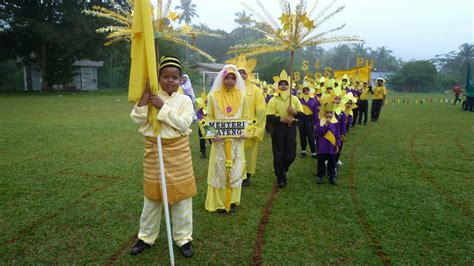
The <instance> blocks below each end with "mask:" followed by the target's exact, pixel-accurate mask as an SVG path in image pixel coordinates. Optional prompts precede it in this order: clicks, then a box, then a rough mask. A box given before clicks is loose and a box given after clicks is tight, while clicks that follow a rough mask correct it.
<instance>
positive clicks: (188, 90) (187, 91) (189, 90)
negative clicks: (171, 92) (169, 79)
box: [181, 74, 196, 103]
mask: <svg viewBox="0 0 474 266" xmlns="http://www.w3.org/2000/svg"><path fill="white" fill-rule="evenodd" d="M183 77H186V82H185V83H184V84H181V88H183V93H184V95H188V96H189V97H191V100H192V101H193V103H194V101H195V100H196V96H195V95H194V90H193V85H192V84H191V80H190V79H189V76H188V75H187V74H184V75H183Z"/></svg>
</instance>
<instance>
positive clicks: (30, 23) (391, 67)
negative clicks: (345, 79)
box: [0, 0, 474, 91]
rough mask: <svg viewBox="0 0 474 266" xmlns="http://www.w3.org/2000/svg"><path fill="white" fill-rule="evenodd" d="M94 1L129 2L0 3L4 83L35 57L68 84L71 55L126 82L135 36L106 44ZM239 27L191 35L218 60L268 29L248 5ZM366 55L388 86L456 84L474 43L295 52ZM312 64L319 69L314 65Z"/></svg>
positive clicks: (341, 65) (324, 61)
mask: <svg viewBox="0 0 474 266" xmlns="http://www.w3.org/2000/svg"><path fill="white" fill-rule="evenodd" d="M94 5H99V6H103V7H105V8H108V9H111V10H114V8H116V7H117V6H116V5H120V6H122V7H126V6H127V5H129V3H128V1H117V0H115V1H111V2H107V1H103V0H78V1H61V0H37V1H31V0H15V1H9V0H4V1H2V2H1V3H0V48H1V49H0V88H1V89H4V90H5V89H20V88H22V87H23V81H22V79H23V74H22V66H23V65H31V64H34V65H37V66H38V67H39V68H40V69H41V71H42V73H43V77H42V79H43V90H44V91H47V90H51V87H52V84H67V83H69V82H71V81H72V79H73V76H74V67H73V65H72V64H73V63H74V61H76V60H81V59H90V60H98V61H104V67H102V68H100V69H99V70H98V84H99V88H109V89H115V88H120V89H124V88H127V86H128V71H129V66H130V53H129V50H130V43H129V42H126V41H123V42H120V43H117V44H114V45H112V46H104V43H105V38H104V35H102V34H97V33H96V32H95V29H97V28H99V27H101V26H104V25H108V24H107V23H110V22H108V21H104V20H103V19H100V18H94V17H90V16H85V15H84V14H83V12H82V11H83V10H84V9H88V8H91V7H92V6H94ZM175 10H177V11H178V12H179V13H180V20H182V21H185V22H186V23H189V24H191V23H192V21H193V19H195V18H197V17H198V14H197V12H196V5H195V4H193V3H192V1H191V0H181V1H180V2H179V4H178V5H177V6H176V7H175ZM234 21H235V22H236V23H237V24H238V27H237V28H235V29H234V30H232V31H231V32H226V31H223V30H219V29H211V28H209V27H208V26H206V25H204V24H199V25H193V27H196V28H199V29H202V30H205V31H208V32H212V33H217V34H220V35H221V36H222V38H212V37H211V38H210V37H197V38H196V39H194V40H191V41H192V42H194V43H196V44H197V45H198V46H199V47H200V48H202V50H204V51H206V52H207V53H209V54H210V55H212V56H213V57H214V58H216V59H217V62H221V63H224V62H225V61H226V60H228V59H229V58H230V57H231V56H230V55H227V51H228V49H229V47H230V46H232V45H234V44H239V43H248V42H251V41H252V40H254V39H255V38H261V37H262V34H261V33H260V32H258V31H256V30H255V29H254V27H253V26H254V24H255V23H256V22H255V21H254V20H253V18H252V15H251V14H248V13H247V12H246V11H241V12H237V13H236V14H235V20H234ZM160 50H161V51H162V54H169V55H171V54H173V55H178V56H179V57H181V58H185V60H184V61H185V62H187V63H188V67H186V71H187V72H188V73H189V74H190V76H191V78H193V79H194V80H195V83H196V82H199V81H200V80H199V79H200V75H198V73H196V72H194V71H193V70H191V69H190V68H189V66H190V65H193V64H195V63H198V62H206V61H205V59H204V58H202V57H201V56H199V55H198V54H196V53H193V52H190V51H188V50H186V49H185V48H180V47H176V46H174V45H171V44H169V43H166V42H165V41H162V40H160ZM357 57H362V58H365V59H368V60H372V61H373V62H374V69H375V71H379V72H390V73H394V75H393V77H392V78H391V79H390V80H389V83H390V86H391V87H392V88H393V89H396V90H404V91H439V90H446V89H448V88H450V87H451V86H453V85H454V84H462V83H463V80H464V76H465V71H466V68H467V64H468V62H472V61H473V58H474V45H473V44H468V43H465V44H462V45H461V46H460V47H459V50H458V51H452V52H449V53H447V54H444V55H438V56H436V57H435V58H433V59H432V60H423V61H409V62H405V61H403V60H402V59H401V58H397V57H395V56H394V55H393V51H392V50H390V49H389V48H388V47H386V46H382V47H375V48H371V47H367V46H366V45H365V43H355V44H340V45H338V46H336V47H333V48H330V49H323V48H322V47H318V46H316V47H309V48H307V49H303V50H301V51H299V52H297V53H296V55H295V62H296V66H297V67H298V66H301V64H302V62H303V60H308V61H310V62H316V61H318V62H319V64H320V68H321V69H324V67H326V66H330V67H332V68H333V69H346V68H353V67H355V66H356V58H357ZM256 58H257V60H258V65H257V68H256V70H255V71H256V72H258V73H259V74H260V78H261V79H262V80H266V81H271V80H272V77H273V75H275V73H279V71H280V70H281V68H283V67H286V68H288V67H289V60H288V54H286V53H273V54H264V55H260V56H257V57H256ZM309 72H312V73H314V72H316V69H315V67H314V66H311V67H310V69H309Z"/></svg>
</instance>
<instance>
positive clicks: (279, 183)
mask: <svg viewBox="0 0 474 266" xmlns="http://www.w3.org/2000/svg"><path fill="white" fill-rule="evenodd" d="M285 186H286V183H285V181H278V188H284V187H285Z"/></svg>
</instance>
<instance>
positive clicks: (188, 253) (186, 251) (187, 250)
mask: <svg viewBox="0 0 474 266" xmlns="http://www.w3.org/2000/svg"><path fill="white" fill-rule="evenodd" d="M181 254H182V255H183V257H185V258H191V257H192V256H193V254H194V251H193V246H191V242H188V243H186V244H184V245H182V246H181Z"/></svg>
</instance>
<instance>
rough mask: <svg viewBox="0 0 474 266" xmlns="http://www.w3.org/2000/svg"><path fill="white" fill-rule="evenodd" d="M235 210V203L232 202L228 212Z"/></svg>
mask: <svg viewBox="0 0 474 266" xmlns="http://www.w3.org/2000/svg"><path fill="white" fill-rule="evenodd" d="M235 211H237V205H235V204H234V203H232V204H230V210H229V213H235Z"/></svg>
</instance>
